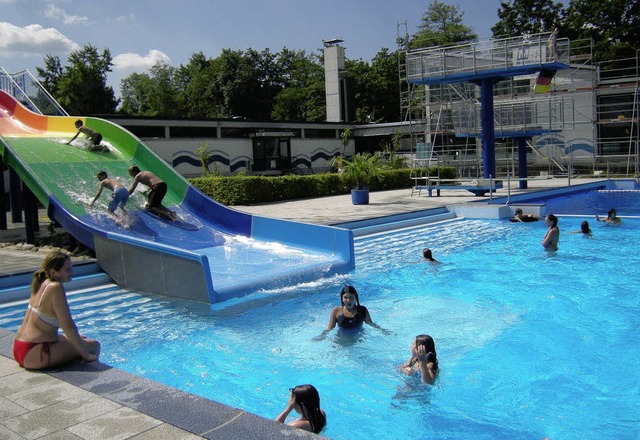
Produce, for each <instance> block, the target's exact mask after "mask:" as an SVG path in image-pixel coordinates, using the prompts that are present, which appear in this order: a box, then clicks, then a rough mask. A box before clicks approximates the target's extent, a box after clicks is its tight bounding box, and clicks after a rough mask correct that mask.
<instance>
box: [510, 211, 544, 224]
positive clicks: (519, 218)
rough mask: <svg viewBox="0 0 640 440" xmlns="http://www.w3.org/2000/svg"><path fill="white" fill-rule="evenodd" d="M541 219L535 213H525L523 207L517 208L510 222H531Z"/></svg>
mask: <svg viewBox="0 0 640 440" xmlns="http://www.w3.org/2000/svg"><path fill="white" fill-rule="evenodd" d="M538 220H540V217H538V216H537V215H534V214H523V213H522V208H517V209H516V211H515V214H514V216H513V217H511V218H510V219H509V221H510V222H514V223H518V222H520V223H530V222H537V221H538Z"/></svg>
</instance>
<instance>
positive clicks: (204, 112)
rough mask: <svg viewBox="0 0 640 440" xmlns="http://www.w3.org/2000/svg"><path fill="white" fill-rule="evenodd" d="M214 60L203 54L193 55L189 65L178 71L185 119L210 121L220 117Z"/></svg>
mask: <svg viewBox="0 0 640 440" xmlns="http://www.w3.org/2000/svg"><path fill="white" fill-rule="evenodd" d="M212 76H213V60H212V59H209V58H207V57H205V56H204V54H203V53H202V52H197V53H194V54H193V55H191V58H190V59H189V62H188V63H187V65H185V66H183V65H181V66H180V67H179V68H178V69H177V71H176V87H177V88H178V90H179V91H180V92H179V93H180V100H179V101H180V102H181V105H182V110H183V114H184V116H185V117H188V118H194V119H209V118H215V117H218V113H217V112H216V101H215V96H214V95H213V92H214V87H213V82H212V81H211V77H212Z"/></svg>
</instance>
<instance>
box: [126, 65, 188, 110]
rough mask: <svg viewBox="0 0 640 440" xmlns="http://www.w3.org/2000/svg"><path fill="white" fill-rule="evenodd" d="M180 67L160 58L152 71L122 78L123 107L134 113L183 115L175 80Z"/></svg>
mask: <svg viewBox="0 0 640 440" xmlns="http://www.w3.org/2000/svg"><path fill="white" fill-rule="evenodd" d="M175 71H176V69H175V68H174V67H172V66H169V65H167V64H165V63H163V62H158V63H157V64H156V65H154V66H153V67H152V68H151V69H150V74H147V73H134V74H132V75H130V76H128V77H127V78H124V79H123V80H122V81H121V83H120V84H121V86H120V89H121V91H122V96H123V100H122V106H121V108H120V111H121V112H122V113H125V114H129V115H134V116H147V117H159V116H160V117H169V118H175V117H181V116H182V109H183V108H182V106H180V102H179V97H180V94H179V90H178V88H177V86H176V81H175Z"/></svg>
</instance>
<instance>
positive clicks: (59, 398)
mask: <svg viewBox="0 0 640 440" xmlns="http://www.w3.org/2000/svg"><path fill="white" fill-rule="evenodd" d="M83 395H84V396H85V397H87V396H91V393H89V392H88V391H85V390H83V389H81V388H78V387H74V386H73V385H70V384H68V383H66V382H63V381H61V380H55V379H54V380H52V381H48V382H46V383H44V384H42V385H39V386H35V387H31V388H29V389H26V390H22V391H18V392H16V393H13V394H10V395H8V396H6V398H7V399H9V400H10V401H12V402H15V403H17V404H18V405H20V406H23V407H24V408H27V409H28V410H30V411H34V410H36V409H40V408H43V407H45V406H50V405H54V404H56V403H58V402H63V401H65V400H71V399H79V398H80V397H82V396H83Z"/></svg>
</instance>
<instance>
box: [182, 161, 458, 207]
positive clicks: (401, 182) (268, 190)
mask: <svg viewBox="0 0 640 440" xmlns="http://www.w3.org/2000/svg"><path fill="white" fill-rule="evenodd" d="M412 171H413V172H415V170H412V169H410V168H403V169H399V170H383V171H382V172H381V175H380V178H379V179H377V180H376V181H374V182H371V184H370V186H369V189H370V190H371V191H384V190H391V189H401V188H411V187H412V186H413V184H414V183H413V180H412V179H411V175H412ZM437 174H438V169H437V168H434V167H432V168H430V169H429V175H430V176H436V175H437ZM440 177H441V178H443V179H453V178H455V177H456V170H455V168H453V167H440ZM189 181H190V182H191V184H192V185H193V186H194V187H196V188H197V189H198V190H200V191H202V192H203V193H204V194H206V195H207V196H209V197H211V198H212V199H214V200H216V201H218V202H220V203H222V204H224V205H253V204H257V203H267V202H277V201H283V200H295V199H308V198H314V197H326V196H333V195H337V194H348V193H349V191H350V190H351V188H349V187H348V186H347V185H346V184H345V182H344V180H343V179H341V178H340V175H339V174H336V173H324V174H312V175H304V176H298V175H287V176H269V177H266V176H229V177H226V176H225V177H222V176H205V177H198V178H193V179H189Z"/></svg>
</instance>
